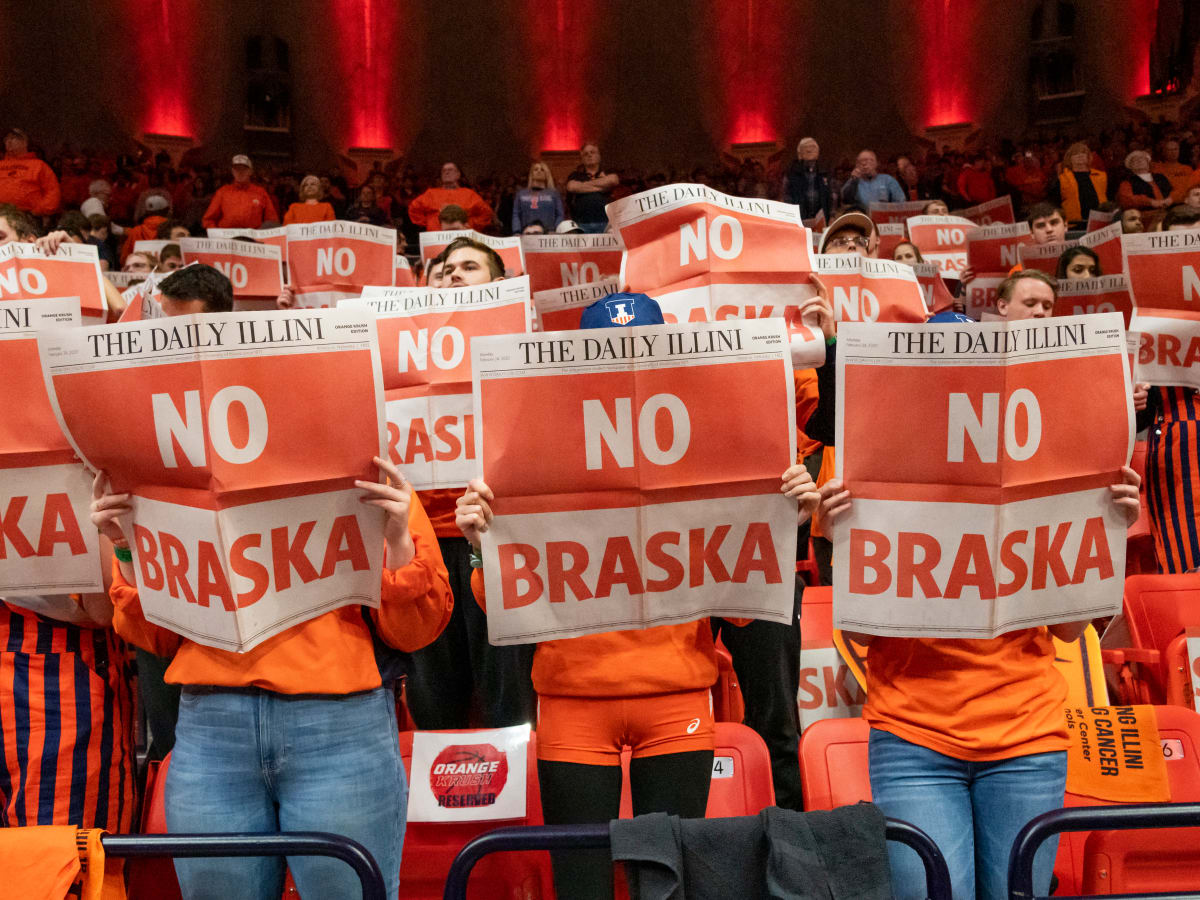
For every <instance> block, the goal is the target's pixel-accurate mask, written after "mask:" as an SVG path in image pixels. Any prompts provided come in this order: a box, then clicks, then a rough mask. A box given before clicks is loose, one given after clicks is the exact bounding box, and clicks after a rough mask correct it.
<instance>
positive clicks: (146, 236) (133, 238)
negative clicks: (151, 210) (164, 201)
mask: <svg viewBox="0 0 1200 900" xmlns="http://www.w3.org/2000/svg"><path fill="white" fill-rule="evenodd" d="M165 221H167V219H166V217H165V216H146V219H145V221H143V222H142V224H141V225H134V226H133V227H132V228H130V229H129V230H127V231H126V232H125V242H124V243H123V244H121V262H122V263H123V262H125V259H126V257H128V256H129V254H130V253H132V252H133V245H134V244H136V243H137V242H138V241H152V240H154V239H155V238H156V237H158V226H159V225H161V224H162V223H163V222H165Z"/></svg>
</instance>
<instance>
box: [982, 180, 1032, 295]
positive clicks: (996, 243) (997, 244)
mask: <svg viewBox="0 0 1200 900" xmlns="http://www.w3.org/2000/svg"><path fill="white" fill-rule="evenodd" d="M1005 199H1006V200H1007V199H1008V197H1007V195H1006V196H1005ZM1032 243H1033V235H1031V234H1030V232H1029V225H1028V224H1026V223H1025V222H1018V223H1016V224H1015V225H986V226H984V227H982V228H976V229H974V230H972V231H970V232H968V233H967V265H969V266H970V267H971V268H972V269H974V270H975V272H976V273H977V274H979V275H983V274H1007V273H1008V272H1009V270H1011V269H1012V267H1013V266H1015V265H1016V264H1017V263H1019V262H1020V261H1021V258H1020V255H1019V253H1020V248H1021V245H1022V244H1032Z"/></svg>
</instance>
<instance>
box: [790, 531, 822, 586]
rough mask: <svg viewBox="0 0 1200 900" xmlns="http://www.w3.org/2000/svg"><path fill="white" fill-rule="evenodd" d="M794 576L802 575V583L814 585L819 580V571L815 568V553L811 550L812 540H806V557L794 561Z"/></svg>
mask: <svg viewBox="0 0 1200 900" xmlns="http://www.w3.org/2000/svg"><path fill="white" fill-rule="evenodd" d="M796 574H797V575H803V576H804V581H805V582H806V583H807V584H809V585H814V584H816V583H817V582H818V581H820V580H821V571H820V569H818V568H817V551H816V550H814V549H813V542H812V538H809V539H808V555H807V556H805V557H804V559H798V560H796Z"/></svg>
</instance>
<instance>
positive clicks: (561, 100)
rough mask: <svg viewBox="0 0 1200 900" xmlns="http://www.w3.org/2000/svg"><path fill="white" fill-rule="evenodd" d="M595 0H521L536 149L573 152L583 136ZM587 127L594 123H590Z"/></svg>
mask: <svg viewBox="0 0 1200 900" xmlns="http://www.w3.org/2000/svg"><path fill="white" fill-rule="evenodd" d="M596 8H597V2H596V0H550V2H546V0H526V2H525V4H524V6H523V10H524V19H525V21H524V24H523V32H524V37H525V39H526V40H527V41H528V46H529V58H528V59H527V60H526V61H525V62H528V63H529V64H530V65H531V66H532V69H533V84H534V94H535V97H536V101H535V106H536V108H537V113H536V115H537V117H538V122H540V123H541V124H540V127H539V132H538V146H537V148H536V149H539V150H578V149H579V145H580V144H581V143H582V142H583V141H585V140H587V139H588V137H589V136H587V135H585V134H584V129H585V128H586V127H588V126H589V123H588V122H587V121H586V112H585V101H586V98H587V92H588V89H589V85H588V81H589V78H588V65H589V59H590V56H591V54H593V53H596V52H599V51H598V49H597V48H595V47H592V46H591V41H592V37H593V35H594V33H595V29H596ZM591 127H595V126H594V125H592V126H591Z"/></svg>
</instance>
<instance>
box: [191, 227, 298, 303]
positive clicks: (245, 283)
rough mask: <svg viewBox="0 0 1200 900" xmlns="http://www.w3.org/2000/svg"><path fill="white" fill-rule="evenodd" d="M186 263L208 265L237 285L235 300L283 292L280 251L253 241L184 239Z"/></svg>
mask: <svg viewBox="0 0 1200 900" xmlns="http://www.w3.org/2000/svg"><path fill="white" fill-rule="evenodd" d="M179 249H180V252H182V254H183V261H184V262H185V263H204V264H205V265H208V266H212V267H213V268H214V269H216V270H218V271H219V272H220V273H221V274H222V275H224V276H225V277H226V278H228V279H229V283H230V284H232V285H233V296H234V297H270V298H272V299H274V298H275V297H278V296H279V292H280V291H282V290H283V266H282V264H281V262H282V258H281V256H280V253H279V248H278V247H276V246H274V245H273V244H253V243H251V242H250V241H234V240H228V241H226V240H214V239H212V238H184V239H183V240H181V241H180V242H179Z"/></svg>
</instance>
